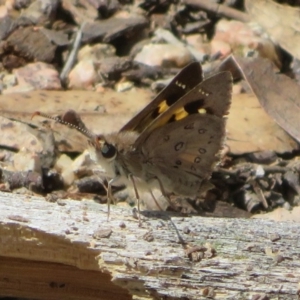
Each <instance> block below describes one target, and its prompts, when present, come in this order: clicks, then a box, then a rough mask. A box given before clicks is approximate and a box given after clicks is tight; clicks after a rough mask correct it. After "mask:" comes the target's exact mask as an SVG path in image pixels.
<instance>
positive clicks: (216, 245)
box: [0, 193, 300, 300]
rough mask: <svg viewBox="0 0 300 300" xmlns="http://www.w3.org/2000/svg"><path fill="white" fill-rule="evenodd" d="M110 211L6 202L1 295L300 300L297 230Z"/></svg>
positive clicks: (1, 197)
mask: <svg viewBox="0 0 300 300" xmlns="http://www.w3.org/2000/svg"><path fill="white" fill-rule="evenodd" d="M106 211H107V207H106V206H105V205H100V204H97V203H94V202H92V201H88V200H86V201H81V202H78V201H74V200H60V201H58V202H57V203H49V202H46V201H45V199H44V198H42V197H29V196H21V195H15V194H8V193H0V296H17V297H27V298H34V299H78V300H81V299H85V300H86V299H88V300H94V299H118V300H123V299H131V298H134V299H207V297H209V296H211V298H213V299H289V300H291V299H298V296H299V285H298V284H299V281H300V244H299V236H300V226H299V224H295V223H292V222H273V221H269V220H262V219H225V218H204V217H198V216H193V217H182V216H178V215H177V216H176V215H174V214H173V215H172V214H170V213H165V212H157V213H154V212H144V213H143V215H142V226H141V227H139V223H138V220H137V219H136V218H134V215H133V214H132V211H131V210H130V209H128V208H121V207H114V208H112V212H111V217H110V221H107V214H106ZM263 294H266V295H267V296H268V297H269V298H255V297H256V295H263ZM257 297H258V296H257Z"/></svg>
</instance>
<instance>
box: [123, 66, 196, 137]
mask: <svg viewBox="0 0 300 300" xmlns="http://www.w3.org/2000/svg"><path fill="white" fill-rule="evenodd" d="M201 81H202V69H201V67H200V64H199V63H197V62H193V63H191V64H189V65H188V66H187V67H185V68H184V69H183V70H181V71H180V72H179V73H178V74H177V75H176V76H175V77H174V79H173V80H172V81H171V83H170V84H168V85H167V86H166V87H165V88H164V89H163V90H162V91H161V92H160V93H159V94H158V95H157V96H156V97H155V98H154V99H153V100H152V101H151V102H150V103H149V104H148V105H147V106H146V107H145V108H144V109H143V110H141V111H140V112H139V113H138V114H137V115H136V116H134V117H133V118H132V119H131V120H130V121H129V122H128V123H127V124H125V125H124V126H123V127H122V128H121V130H120V131H137V132H142V131H143V130H144V129H145V128H146V127H147V126H148V125H149V124H150V123H151V122H152V121H153V120H154V119H155V118H157V116H159V115H160V114H161V113H163V112H164V111H165V110H166V109H167V108H169V107H170V106H172V105H173V104H174V103H176V102H177V101H178V100H179V99H180V98H181V97H182V96H183V95H184V94H186V93H187V92H188V91H190V90H191V89H192V88H194V87H195V86H196V85H197V84H198V83H199V82H201Z"/></svg>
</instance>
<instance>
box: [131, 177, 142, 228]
mask: <svg viewBox="0 0 300 300" xmlns="http://www.w3.org/2000/svg"><path fill="white" fill-rule="evenodd" d="M128 176H129V178H130V180H131V182H132V185H133V189H134V193H135V197H136V200H137V207H138V213H139V226H141V210H140V195H139V193H138V190H137V187H136V184H135V181H134V177H133V175H132V174H129V175H128Z"/></svg>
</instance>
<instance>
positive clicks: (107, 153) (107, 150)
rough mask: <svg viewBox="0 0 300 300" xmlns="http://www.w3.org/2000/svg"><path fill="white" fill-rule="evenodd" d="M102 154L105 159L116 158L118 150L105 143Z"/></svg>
mask: <svg viewBox="0 0 300 300" xmlns="http://www.w3.org/2000/svg"><path fill="white" fill-rule="evenodd" d="M101 153H102V155H103V157H104V158H113V157H115V156H116V153H117V149H116V147H115V146H113V145H112V144H108V143H106V142H105V143H104V144H103V146H102V148H101Z"/></svg>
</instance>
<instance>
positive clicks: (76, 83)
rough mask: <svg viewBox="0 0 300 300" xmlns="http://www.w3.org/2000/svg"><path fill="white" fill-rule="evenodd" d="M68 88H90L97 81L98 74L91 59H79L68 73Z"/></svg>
mask: <svg viewBox="0 0 300 300" xmlns="http://www.w3.org/2000/svg"><path fill="white" fill-rule="evenodd" d="M68 78H69V88H72V89H81V88H84V89H91V88H93V86H94V84H95V83H96V81H97V78H98V75H97V72H96V70H95V66H94V62H93V60H92V59H84V60H82V61H80V62H79V63H78V64H77V65H76V66H75V67H74V68H73V69H72V71H71V72H70V74H69V77H68Z"/></svg>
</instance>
